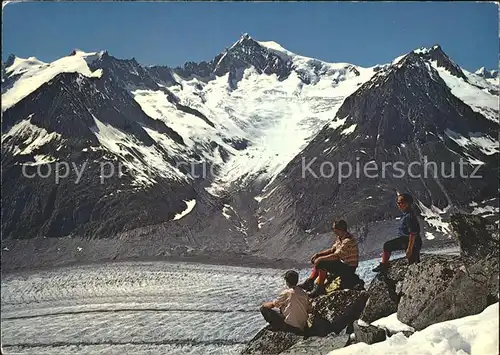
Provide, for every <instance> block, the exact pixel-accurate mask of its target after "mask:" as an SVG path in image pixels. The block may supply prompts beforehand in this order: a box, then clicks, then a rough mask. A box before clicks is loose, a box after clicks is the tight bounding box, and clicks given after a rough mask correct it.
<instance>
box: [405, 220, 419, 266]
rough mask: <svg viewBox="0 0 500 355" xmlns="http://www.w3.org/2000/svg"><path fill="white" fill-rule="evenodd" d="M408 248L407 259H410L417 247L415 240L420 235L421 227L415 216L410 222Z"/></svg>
mask: <svg viewBox="0 0 500 355" xmlns="http://www.w3.org/2000/svg"><path fill="white" fill-rule="evenodd" d="M407 223H408V232H409V236H408V247H407V248H406V257H407V258H410V257H411V254H412V253H413V247H414V245H415V238H416V236H417V234H418V230H419V225H418V220H417V218H416V217H415V216H411V217H410V218H409V219H408V221H407Z"/></svg>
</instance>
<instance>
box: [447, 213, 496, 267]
mask: <svg viewBox="0 0 500 355" xmlns="http://www.w3.org/2000/svg"><path fill="white" fill-rule="evenodd" d="M451 226H452V228H453V231H454V237H455V239H456V240H457V242H458V245H459V246H460V255H462V256H463V257H465V258H472V259H481V258H487V257H490V256H496V257H498V255H499V250H500V249H499V246H500V245H499V234H498V227H497V226H495V225H494V224H492V223H489V222H488V221H487V220H486V219H484V218H482V217H479V216H473V215H466V214H461V213H457V214H454V215H452V216H451Z"/></svg>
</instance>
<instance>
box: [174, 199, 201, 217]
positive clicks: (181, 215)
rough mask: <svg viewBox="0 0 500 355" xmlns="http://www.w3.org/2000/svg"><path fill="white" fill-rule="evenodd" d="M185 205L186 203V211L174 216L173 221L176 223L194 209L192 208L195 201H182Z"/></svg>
mask: <svg viewBox="0 0 500 355" xmlns="http://www.w3.org/2000/svg"><path fill="white" fill-rule="evenodd" d="M183 201H184V202H185V203H186V206H187V207H186V209H185V210H184V211H182V212H181V213H178V214H176V215H175V216H174V219H173V220H174V221H178V220H179V219H181V218H182V217H184V216H186V215H188V214H189V213H190V212H191V211H192V210H193V208H194V206H195V205H196V199H194V200H189V201H186V200H183Z"/></svg>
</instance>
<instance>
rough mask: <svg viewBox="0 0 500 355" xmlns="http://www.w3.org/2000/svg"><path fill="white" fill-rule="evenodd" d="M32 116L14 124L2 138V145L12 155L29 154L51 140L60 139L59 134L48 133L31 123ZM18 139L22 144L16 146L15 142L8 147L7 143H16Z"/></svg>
mask: <svg viewBox="0 0 500 355" xmlns="http://www.w3.org/2000/svg"><path fill="white" fill-rule="evenodd" d="M32 116H33V114H31V115H29V116H28V118H26V119H24V120H22V121H20V122H18V123H16V124H15V125H14V126H12V128H10V129H9V130H8V131H7V132H6V133H5V134H3V136H2V145H3V144H6V145H7V146H10V150H11V151H12V154H14V155H28V154H31V153H33V152H34V151H35V150H37V149H39V148H40V147H42V146H44V145H45V144H47V143H49V142H51V141H52V140H60V139H61V135H60V134H58V133H56V132H51V133H49V132H47V130H45V128H42V127H38V126H36V125H34V124H33V123H31V117H32ZM19 139H22V140H23V141H22V143H20V144H17V142H16V143H12V144H10V145H9V141H11V140H16V141H17V140H19Z"/></svg>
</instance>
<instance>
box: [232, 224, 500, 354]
mask: <svg viewBox="0 0 500 355" xmlns="http://www.w3.org/2000/svg"><path fill="white" fill-rule="evenodd" d="M451 224H452V226H453V231H454V237H455V238H456V240H457V242H458V244H459V245H460V256H451V255H428V254H424V255H422V257H421V262H420V263H419V264H416V265H408V263H407V261H406V259H404V258H403V259H397V260H393V261H391V263H390V268H389V271H388V272H387V273H385V274H381V273H380V274H378V275H377V276H376V277H375V279H374V280H373V281H372V282H371V284H370V286H369V287H368V290H359V289H356V290H355V289H342V288H343V287H342V285H340V287H339V288H338V289H337V290H334V291H331V292H329V293H328V294H327V295H325V296H321V297H319V298H317V299H316V300H314V303H313V312H312V314H311V315H310V319H309V328H308V329H306V331H305V332H304V334H301V335H296V334H291V333H284V332H273V331H271V330H270V329H269V328H268V327H266V328H264V329H262V330H261V331H260V332H259V333H257V335H256V336H255V337H254V338H253V339H252V340H251V341H250V342H249V343H248V345H247V347H246V348H245V349H244V350H243V352H242V354H326V353H328V352H330V351H332V350H335V349H339V348H342V347H345V346H349V345H351V344H353V343H355V342H365V343H368V344H372V343H375V342H379V341H383V340H385V339H386V338H387V337H390V336H392V335H393V334H394V333H393V332H392V331H390V330H388V329H385V328H379V327H377V326H374V325H370V324H369V323H371V322H373V321H375V320H377V319H380V318H383V317H386V316H388V315H390V314H393V313H397V318H398V320H400V321H401V322H403V323H405V324H407V325H408V326H410V327H412V328H413V329H415V330H417V331H418V330H422V329H424V328H426V327H428V326H429V325H431V324H434V323H439V322H443V321H447V320H451V319H456V318H462V317H465V316H469V315H474V314H478V313H480V312H482V311H483V310H484V309H485V308H486V307H487V306H489V305H491V304H493V303H495V302H498V300H499V285H498V283H499V272H498V261H499V260H498V259H499V234H498V227H496V226H495V225H493V224H490V223H489V222H487V221H486V220H485V219H483V218H481V217H478V216H470V215H463V214H456V215H453V216H452V220H451ZM403 333H404V335H405V336H411V334H412V332H411V331H405V332H403ZM349 335H350V336H349Z"/></svg>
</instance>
